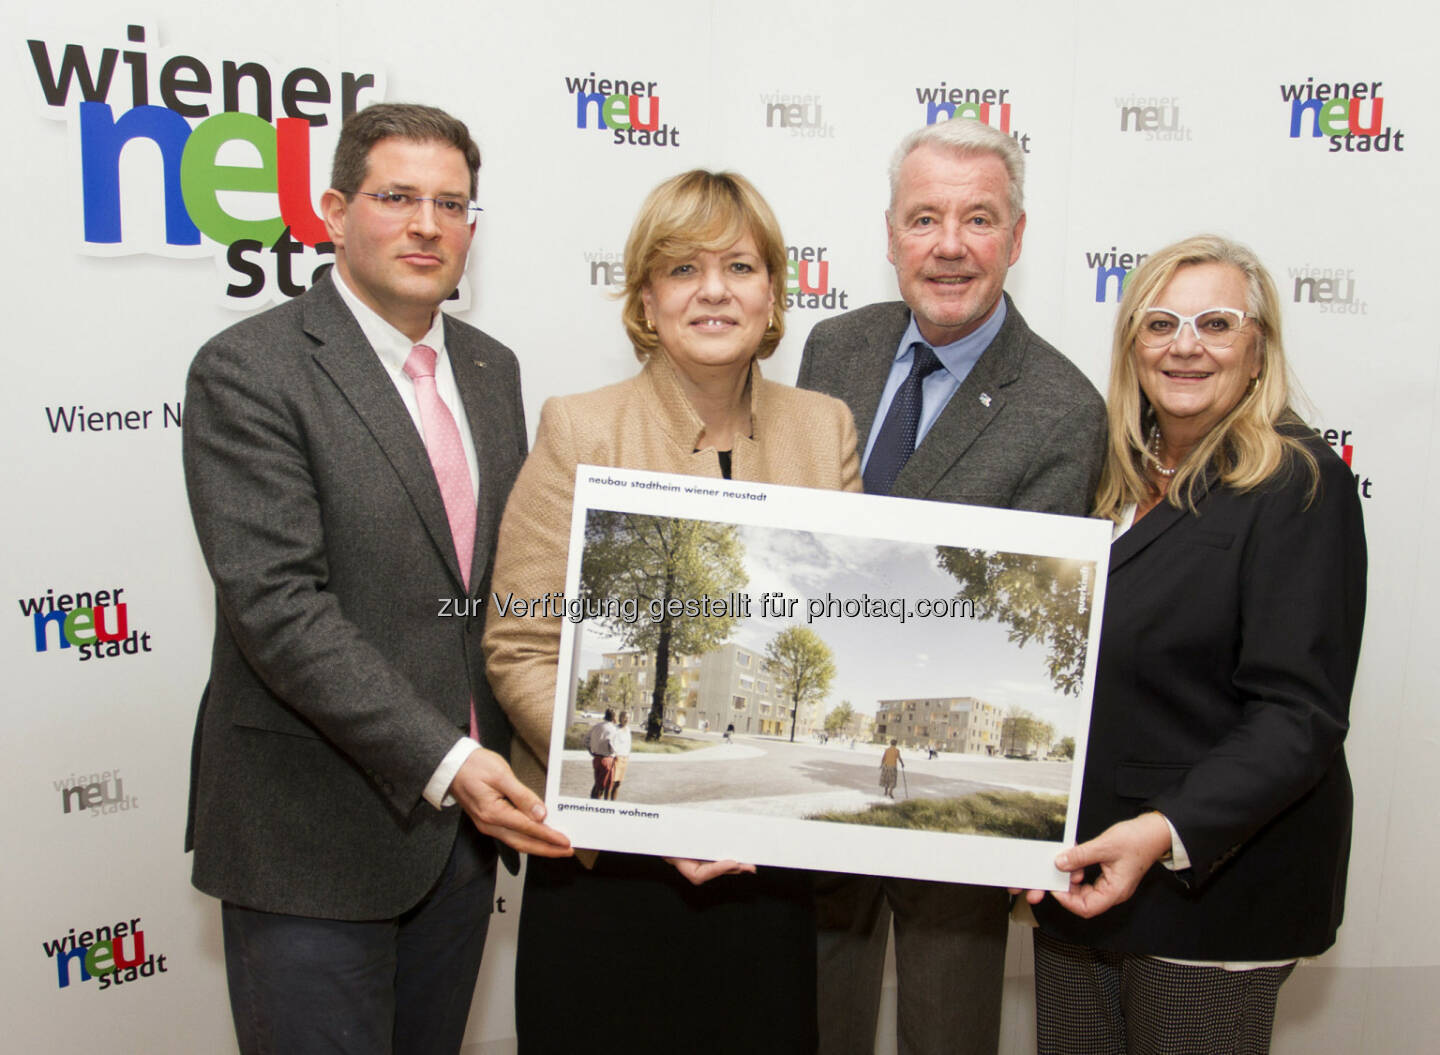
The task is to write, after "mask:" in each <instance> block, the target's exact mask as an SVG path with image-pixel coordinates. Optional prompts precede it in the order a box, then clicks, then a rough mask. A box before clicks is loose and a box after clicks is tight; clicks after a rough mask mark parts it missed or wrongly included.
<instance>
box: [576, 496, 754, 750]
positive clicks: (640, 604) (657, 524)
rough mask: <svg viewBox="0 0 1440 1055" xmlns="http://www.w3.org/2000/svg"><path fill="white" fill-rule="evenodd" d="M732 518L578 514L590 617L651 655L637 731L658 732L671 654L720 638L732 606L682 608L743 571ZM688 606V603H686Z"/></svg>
mask: <svg viewBox="0 0 1440 1055" xmlns="http://www.w3.org/2000/svg"><path fill="white" fill-rule="evenodd" d="M743 556H744V547H743V546H742V545H741V543H740V538H739V534H738V532H737V531H736V529H735V527H734V525H732V524H717V523H713V522H711V521H705V520H684V519H681V518H679V517H658V516H648V515H645V514H640V513H617V512H613V511H610V510H603V509H595V510H591V511H590V514H589V516H588V518H587V519H586V522H585V556H584V559H583V561H582V562H581V566H580V592H581V594H582V596H583V597H584V598H585V599H586V603H587V610H588V611H594V610H597V609H598V610H600V614H599V615H597V616H595V617H594V618H595V620H596V622H597V623H599V624H600V625H601V626H603V627H604V628H605V629H607V630H609V631H610V632H611V633H612V634H614V635H615V636H617V637H619V638H620V639H621V640H622V641H623V643H624V645H625V647H627V648H637V649H642V650H644V651H646V652H650V653H652V654H653V655H654V656H655V665H654V671H655V680H654V683H653V686H652V688H653V691H652V692H651V698H650V716H649V719H648V720H647V722H646V723H645V739H647V740H658V739H660V734H661V731H662V729H663V721H664V716H665V694H666V690H667V688H668V687H669V684H670V659H671V657H672V656H682V655H689V656H695V655H702V654H704V653H706V652H709V651H710V650H711V649H713V648H716V647H718V646H720V645H722V644H724V643H725V641H726V640H727V639H728V638H729V636H730V633H731V631H732V630H733V629H734V627H735V623H736V619H737V613H735V612H733V611H731V612H727V613H726V614H724V615H711V616H705V615H698V614H687V612H686V611H685V604H686V602H687V601H695V602H699V601H701V600H703V599H704V598H706V597H711V598H716V599H722V598H728V597H730V596H731V595H732V594H734V593H735V592H736V591H738V590H739V589H741V588H742V587H743V586H744V585H745V584H746V582H748V581H749V580H748V577H747V576H746V574H745V567H744V563H743ZM692 611H693V607H692Z"/></svg>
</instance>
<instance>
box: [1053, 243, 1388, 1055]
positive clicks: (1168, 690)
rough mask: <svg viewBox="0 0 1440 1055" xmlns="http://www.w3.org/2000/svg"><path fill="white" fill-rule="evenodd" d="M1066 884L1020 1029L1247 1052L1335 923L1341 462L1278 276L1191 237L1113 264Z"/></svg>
mask: <svg viewBox="0 0 1440 1055" xmlns="http://www.w3.org/2000/svg"><path fill="white" fill-rule="evenodd" d="M1108 402H1109V417H1110V449H1109V452H1108V454H1107V461H1106V465H1105V470H1104V475H1103V476H1102V478H1101V483H1100V491H1099V494H1098V496H1097V500H1096V502H1097V515H1100V516H1107V517H1109V518H1111V519H1112V520H1114V521H1115V522H1116V524H1117V532H1123V533H1120V534H1119V535H1118V537H1117V539H1116V541H1115V542H1114V544H1113V546H1112V548H1111V556H1110V572H1109V581H1108V588H1107V594H1106V603H1105V614H1104V622H1103V626H1102V632H1101V639H1100V654H1099V657H1098V661H1097V672H1096V681H1095V693H1094V708H1093V713H1092V717H1091V726H1090V734H1089V742H1088V747H1087V754H1086V760H1085V779H1084V789H1083V792H1082V797H1081V803H1082V805H1081V813H1080V820H1079V830H1078V837H1079V838H1080V839H1081V840H1082V842H1081V844H1080V845H1079V846H1077V847H1075V848H1074V849H1073V850H1070V851H1068V852H1066V853H1063V854H1061V855H1060V858H1058V859H1057V862H1056V863H1057V866H1058V867H1060V868H1062V869H1065V870H1067V871H1070V872H1071V882H1070V889H1069V890H1068V891H1066V892H1061V893H1059V894H1056V895H1055V896H1054V899H1053V900H1052V899H1049V898H1045V899H1043V900H1040V899H1041V897H1042V896H1041V895H1040V894H1038V893H1037V892H1031V894H1030V898H1031V900H1032V901H1034V902H1036V904H1035V905H1034V909H1035V915H1036V917H1037V919H1038V921H1039V924H1040V930H1039V932H1038V933H1037V936H1036V942H1035V960H1036V966H1035V971H1036V1001H1037V1005H1038V1012H1039V1036H1040V1049H1039V1050H1040V1051H1041V1052H1042V1053H1058V1052H1076V1053H1080V1052H1084V1053H1087V1055H1089V1053H1094V1052H1105V1051H1116V1052H1128V1053H1129V1055H1138V1053H1142V1052H1161V1051H1175V1052H1182V1051H1183V1052H1187V1053H1197V1052H1210V1051H1215V1052H1221V1051H1223V1052H1227V1053H1228V1052H1265V1051H1268V1050H1269V1043H1270V1030H1271V1024H1272V1022H1273V1019H1274V1013H1275V995H1276V992H1277V991H1278V989H1279V986H1280V983H1281V982H1283V981H1284V979H1285V978H1286V977H1287V976H1288V975H1289V972H1290V971H1291V969H1292V968H1293V967H1294V962H1295V960H1296V959H1297V958H1298V957H1300V956H1313V955H1316V954H1319V953H1321V952H1323V951H1324V950H1325V949H1327V948H1329V947H1330V945H1331V944H1332V943H1333V942H1334V940H1335V932H1336V929H1337V928H1338V927H1339V925H1340V919H1341V914H1342V910H1343V908H1344V896H1345V870H1346V863H1347V861H1348V858H1349V850H1350V819H1351V793H1350V778H1349V774H1348V772H1347V771H1346V767H1345V755H1344V751H1343V748H1342V743H1343V741H1344V739H1345V731H1346V729H1347V727H1348V714H1349V705H1350V692H1351V688H1352V685H1353V683H1354V679H1355V666H1356V661H1357V657H1358V653H1359V649H1360V633H1361V627H1362V624H1363V621H1364V610H1365V535H1364V528H1363V525H1362V523H1361V517H1360V503H1359V500H1358V498H1357V496H1356V493H1355V485H1354V480H1353V477H1352V475H1351V473H1350V471H1349V468H1348V467H1347V466H1346V465H1345V464H1344V463H1343V462H1342V461H1341V460H1340V459H1339V458H1338V457H1336V455H1335V454H1334V452H1333V451H1331V450H1330V449H1329V448H1328V447H1327V446H1326V445H1325V444H1324V443H1323V442H1321V441H1320V439H1319V438H1318V437H1317V436H1316V435H1315V433H1314V431H1313V430H1311V429H1308V428H1306V427H1305V426H1304V425H1303V424H1302V423H1301V421H1300V419H1299V418H1298V417H1297V416H1296V415H1295V413H1294V412H1293V411H1292V410H1291V409H1290V395H1289V385H1288V382H1287V379H1286V365H1285V358H1284V351H1283V348H1282V345H1281V341H1280V316H1279V300H1278V297H1277V296H1276V293H1275V287H1274V283H1273V282H1272V281H1271V279H1270V276H1269V274H1268V273H1267V272H1266V271H1265V269H1264V267H1263V266H1262V265H1261V264H1260V263H1259V261H1258V260H1257V259H1256V258H1255V256H1254V254H1253V253H1251V252H1250V251H1249V250H1248V249H1246V248H1245V247H1243V246H1240V245H1237V244H1235V243H1233V242H1229V241H1226V240H1224V239H1221V238H1217V237H1211V236H1202V237H1197V238H1191V239H1188V240H1186V241H1184V242H1180V243H1178V244H1176V245H1173V246H1170V247H1167V248H1166V249H1163V250H1161V251H1159V252H1158V253H1155V254H1154V255H1153V256H1151V257H1150V258H1149V259H1147V260H1146V261H1145V263H1144V265H1143V266H1142V267H1141V268H1139V269H1138V270H1137V271H1136V272H1135V273H1134V274H1132V275H1131V276H1130V280H1129V282H1128V284H1127V288H1126V292H1125V296H1124V299H1123V300H1122V302H1121V305H1120V314H1119V319H1118V321H1117V323H1116V332H1115V343H1114V350H1113V356H1112V361H1111V371H1110V395H1109V401H1108Z"/></svg>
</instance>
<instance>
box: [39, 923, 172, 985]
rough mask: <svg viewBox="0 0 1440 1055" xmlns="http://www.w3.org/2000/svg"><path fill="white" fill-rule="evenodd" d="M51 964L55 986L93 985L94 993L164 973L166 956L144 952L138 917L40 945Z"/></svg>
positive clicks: (73, 933) (73, 930)
mask: <svg viewBox="0 0 1440 1055" xmlns="http://www.w3.org/2000/svg"><path fill="white" fill-rule="evenodd" d="M40 947H41V948H42V949H44V951H45V955H46V956H47V957H48V958H49V959H51V960H53V961H54V963H55V972H56V984H57V985H58V986H59V988H61V989H69V988H70V986H71V984H72V983H74V982H95V983H96V988H97V989H109V988H111V987H112V986H121V985H126V984H128V983H130V982H140V981H144V980H145V979H147V978H156V977H158V976H160V975H162V974H165V973H167V972H168V971H169V970H170V968H168V967H167V966H165V954H164V953H161V954H159V955H158V956H157V955H156V954H155V953H154V952H150V953H149V954H148V955H147V954H146V951H145V931H144V930H143V929H142V928H141V926H140V917H139V916H136V917H135V918H133V919H129V920H120V921H119V922H118V923H107V924H102V925H101V926H98V927H96V928H95V929H94V930H82V931H80V932H79V933H76V931H75V928H74V927H71V928H70V930H69V932H68V933H66V934H62V935H60V936H59V937H58V938H52V939H50V940H49V941H43V942H41V943H40Z"/></svg>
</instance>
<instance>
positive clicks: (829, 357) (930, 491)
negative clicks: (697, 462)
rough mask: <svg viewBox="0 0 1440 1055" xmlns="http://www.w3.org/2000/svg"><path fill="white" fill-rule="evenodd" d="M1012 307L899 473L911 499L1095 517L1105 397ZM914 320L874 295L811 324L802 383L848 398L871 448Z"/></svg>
mask: <svg viewBox="0 0 1440 1055" xmlns="http://www.w3.org/2000/svg"><path fill="white" fill-rule="evenodd" d="M1005 303H1006V309H1007V315H1006V318H1005V322H1004V324H1003V325H1002V326H1001V327H1000V332H999V333H997V334H996V335H995V339H994V341H992V342H991V343H990V346H989V347H988V348H986V349H985V351H984V353H982V354H981V356H980V359H979V361H978V362H976V364H975V368H974V369H973V370H971V371H970V376H969V377H967V378H966V379H965V381H964V383H963V384H961V386H960V388H959V390H958V391H956V393H955V395H954V396H952V397H951V399H950V402H949V403H947V404H946V405H945V409H944V410H943V411H941V412H940V416H939V418H937V419H936V421H935V424H934V425H933V426H932V427H931V429H930V431H929V432H927V433H926V434H925V437H924V439H922V440H921V441H920V444H919V446H917V447H916V449H915V453H914V454H913V455H912V456H911V458H910V461H909V462H907V463H906V464H905V468H903V469H902V470H900V475H899V476H898V477H897V478H896V480H895V487H894V491H893V493H894V494H895V495H896V496H897V497H903V498H927V499H931V500H933V501H937V502H962V503H966V504H968V505H982V506H997V507H1001V508H1006V509H1023V510H1029V511H1032V512H1041V513H1063V514H1068V515H1071V516H1084V515H1085V514H1087V513H1088V512H1089V511H1090V509H1091V506H1092V504H1093V502H1094V498H1095V487H1096V484H1097V483H1098V482H1099V480H1100V466H1101V461H1102V459H1103V457H1104V453H1105V404H1104V401H1103V400H1101V398H1100V395H1099V393H1098V392H1096V391H1095V386H1094V385H1092V384H1091V383H1090V381H1089V379H1088V378H1087V377H1086V376H1085V375H1084V374H1083V373H1081V372H1080V370H1079V369H1078V368H1077V367H1076V366H1075V365H1074V364H1073V363H1071V362H1070V360H1068V359H1066V358H1065V357H1064V356H1063V355H1061V354H1060V353H1059V352H1057V351H1056V350H1055V349H1054V348H1053V347H1051V346H1050V345H1049V344H1047V343H1046V342H1045V341H1044V340H1042V339H1041V338H1039V337H1037V336H1036V335H1035V334H1034V333H1032V332H1031V331H1030V327H1029V326H1027V325H1025V320H1024V319H1023V318H1022V317H1021V315H1020V312H1019V311H1017V310H1016V308H1015V304H1014V302H1012V301H1011V300H1010V297H1009V295H1008V294H1007V295H1006V297H1005ZM909 323H910V309H909V308H908V307H906V305H905V304H904V303H903V302H901V301H892V302H890V303H884V304H871V305H870V306H868V307H864V308H859V309H857V310H855V311H851V312H847V313H846V314H844V315H839V316H836V317H835V318H833V319H826V320H825V321H824V322H821V323H819V324H817V325H816V327H815V328H814V329H813V330H811V331H810V338H809V340H807V341H806V342H805V353H804V357H803V358H802V359H801V361H800V374H799V377H798V378H797V380H796V384H797V385H798V386H799V387H801V388H813V389H815V390H816V391H819V392H825V393H827V394H829V395H832V396H836V397H838V398H839V399H842V400H844V401H845V403H846V404H847V405H848V406H849V407H850V412H851V413H852V414H853V415H854V416H855V431H856V433H857V435H858V436H859V443H860V449H861V451H862V453H863V451H864V448H865V441H866V438H867V437H868V436H869V434H870V428H871V425H872V424H873V423H874V421H875V413H876V409H877V407H878V405H879V403H880V395H881V392H882V391H883V390H884V388H885V379H886V377H887V376H888V375H889V372H890V366H891V362H892V360H893V357H894V354H895V349H896V347H897V346H898V345H899V343H900V338H901V337H902V336H903V335H904V333H905V328H906V326H908V325H909Z"/></svg>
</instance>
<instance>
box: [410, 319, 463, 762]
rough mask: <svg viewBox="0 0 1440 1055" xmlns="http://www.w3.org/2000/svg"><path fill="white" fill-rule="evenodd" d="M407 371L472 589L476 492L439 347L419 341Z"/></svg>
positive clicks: (446, 513)
mask: <svg viewBox="0 0 1440 1055" xmlns="http://www.w3.org/2000/svg"><path fill="white" fill-rule="evenodd" d="M404 369H405V373H406V374H407V375H408V376H409V378H410V380H412V381H414V382H415V398H416V400H417V402H419V404H420V427H421V429H422V430H423V431H424V433H425V449H426V451H427V452H428V453H429V455H430V467H431V468H432V469H434V470H435V480H436V482H437V483H438V484H439V485H440V497H441V498H442V499H444V500H445V516H446V519H448V520H449V521H450V536H451V537H452V538H453V539H454V540H455V556H456V557H457V558H459V560H460V575H461V577H462V578H463V579H464V580H465V589H466V590H469V589H470V558H471V556H472V555H473V554H474V552H475V491H474V489H473V488H472V487H471V486H470V467H469V466H468V465H466V464H465V448H464V447H463V446H462V445H461V443H460V430H459V429H458V428H457V427H456V426H455V418H454V417H453V416H452V415H451V413H450V408H449V407H447V406H446V405H445V401H444V400H442V399H441V398H440V391H439V389H437V388H436V387H435V349H434V348H431V347H429V346H428V345H424V344H417V345H416V346H415V347H414V348H411V349H410V355H409V357H408V358H407V359H406V360H405V367H404ZM470 735H471V736H472V737H474V738H475V739H477V740H478V739H479V734H478V732H477V730H476V726H475V701H474V700H471V701H470Z"/></svg>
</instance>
